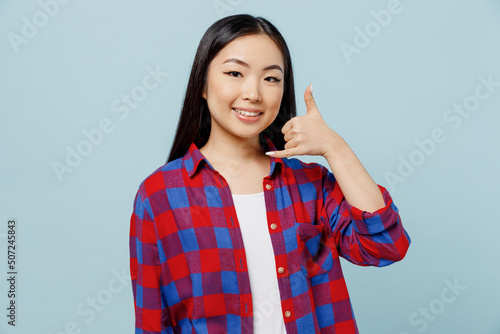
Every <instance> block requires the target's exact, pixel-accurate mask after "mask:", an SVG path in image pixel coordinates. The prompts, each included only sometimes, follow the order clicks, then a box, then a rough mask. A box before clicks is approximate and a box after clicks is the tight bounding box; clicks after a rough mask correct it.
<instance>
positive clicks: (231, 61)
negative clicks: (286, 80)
mask: <svg viewBox="0 0 500 334" xmlns="http://www.w3.org/2000/svg"><path fill="white" fill-rule="evenodd" d="M225 63H236V64H239V65H241V66H245V67H248V68H250V65H248V64H247V63H245V62H244V61H243V60H240V59H238V58H229V59H226V60H224V62H223V64H225ZM267 70H279V71H281V73H283V69H282V68H281V66H279V65H269V66H266V67H264V71H267Z"/></svg>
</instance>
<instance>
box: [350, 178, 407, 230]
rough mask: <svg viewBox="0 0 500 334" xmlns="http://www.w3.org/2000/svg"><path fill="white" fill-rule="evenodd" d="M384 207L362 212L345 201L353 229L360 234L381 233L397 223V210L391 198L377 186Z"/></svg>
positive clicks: (383, 189)
mask: <svg viewBox="0 0 500 334" xmlns="http://www.w3.org/2000/svg"><path fill="white" fill-rule="evenodd" d="M378 187H379V189H380V192H381V193H382V197H383V199H384V203H385V206H384V207H383V208H380V209H378V210H377V211H375V212H368V211H362V210H360V209H358V208H356V207H354V206H352V205H350V204H349V203H348V202H347V201H346V205H347V210H348V211H349V213H350V214H351V217H352V219H353V220H354V223H355V224H354V228H355V230H356V231H357V232H358V233H360V234H365V235H373V234H377V233H381V232H383V231H384V230H386V229H387V228H388V227H389V226H391V225H393V224H395V223H397V222H398V221H399V214H398V209H397V207H396V206H395V205H394V203H393V202H392V197H391V195H390V194H389V192H388V191H387V189H385V188H384V187H382V186H380V185H379V186H378Z"/></svg>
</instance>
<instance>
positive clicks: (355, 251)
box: [130, 138, 410, 334]
mask: <svg viewBox="0 0 500 334" xmlns="http://www.w3.org/2000/svg"><path fill="white" fill-rule="evenodd" d="M266 141H267V145H268V148H269V150H275V147H274V146H273V144H272V143H271V142H270V141H269V139H268V138H266ZM379 188H380V190H381V192H382V194H383V198H384V201H385V203H386V206H385V207H384V208H381V209H380V210H378V211H376V212H374V213H369V212H363V211H360V210H359V209H357V208H355V207H353V206H351V205H350V204H349V203H348V202H347V201H346V200H345V199H344V196H343V194H342V191H341V189H340V188H339V186H338V184H337V183H336V182H335V178H334V176H333V174H332V173H331V172H330V171H329V170H328V169H326V168H325V167H324V166H322V165H320V164H316V163H304V162H302V161H300V160H298V159H295V158H288V159H282V158H273V157H271V168H270V173H269V175H268V176H267V177H265V178H264V179H263V191H264V196H265V204H266V211H267V223H268V229H269V234H270V236H271V242H272V246H273V250H274V256H275V262H276V276H277V279H278V285H279V292H280V297H281V307H282V310H283V319H284V321H285V325H286V330H287V333H288V334H292V333H301V334H304V333H305V334H309V333H357V332H358V330H357V326H356V321H355V318H354V314H353V311H352V306H351V302H350V299H349V295H348V292H347V287H346V284H345V281H344V277H343V274H342V270H341V267H340V260H339V256H342V257H344V258H345V259H347V260H348V261H350V262H352V263H355V264H358V265H362V266H367V265H370V266H378V267H382V266H386V265H389V264H391V263H393V262H394V261H398V260H401V259H402V258H403V257H404V256H405V254H406V251H407V249H408V246H409V243H410V239H409V237H408V235H407V233H406V231H405V230H404V228H403V226H402V225H401V220H400V217H399V214H398V210H397V208H396V206H395V205H394V204H393V202H392V200H391V197H390V195H389V193H388V192H387V190H385V189H384V188H383V187H380V186H379ZM130 260H131V262H130V266H131V278H132V288H133V294H134V304H135V316H136V331H135V333H136V334H138V333H144V334H146V333H162V334H163V333H214V334H215V333H252V332H253V309H254V308H253V306H252V295H251V291H250V282H249V276H248V270H247V264H246V258H245V250H244V247H243V239H242V236H241V230H240V228H239V225H238V218H237V217H236V211H235V208H234V203H233V200H232V196H231V191H230V188H229V186H228V184H227V182H226V181H225V179H224V178H223V177H222V176H221V175H220V174H219V173H218V172H217V171H215V170H214V169H213V168H212V166H211V165H210V164H209V162H208V161H207V160H206V159H205V157H204V156H203V155H202V154H201V152H200V151H199V150H198V148H197V147H196V145H195V144H194V143H193V144H191V146H190V147H189V150H188V151H187V152H186V154H185V155H184V157H182V158H179V159H176V160H174V161H171V162H169V163H167V164H166V165H164V166H162V167H160V168H159V169H157V170H156V171H155V172H153V173H152V174H151V175H150V176H149V177H147V178H146V180H144V182H143V183H142V184H141V185H140V187H139V190H138V193H137V195H136V198H135V202H134V212H133V214H132V217H131V227H130Z"/></svg>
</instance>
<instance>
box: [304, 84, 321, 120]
mask: <svg viewBox="0 0 500 334" xmlns="http://www.w3.org/2000/svg"><path fill="white" fill-rule="evenodd" d="M312 89H313V85H312V83H311V84H310V85H309V87H307V88H306V91H305V93H304V100H305V102H306V114H312V113H314V112H318V107H316V102H315V101H314V97H313V94H312Z"/></svg>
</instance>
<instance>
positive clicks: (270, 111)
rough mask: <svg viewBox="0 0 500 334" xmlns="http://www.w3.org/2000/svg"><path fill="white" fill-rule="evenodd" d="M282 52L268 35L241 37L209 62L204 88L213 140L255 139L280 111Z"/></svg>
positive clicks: (282, 68)
mask: <svg viewBox="0 0 500 334" xmlns="http://www.w3.org/2000/svg"><path fill="white" fill-rule="evenodd" d="M283 71H284V60H283V55H282V53H281V51H280V49H279V48H278V46H277V45H276V44H275V43H274V42H273V41H272V40H271V39H270V38H269V37H267V36H266V35H264V34H260V35H247V36H243V37H239V38H237V39H235V40H233V41H232V42H231V43H229V44H228V45H226V47H224V48H223V49H222V50H221V51H220V52H219V53H218V54H217V56H215V58H214V59H213V60H212V62H211V63H210V66H209V68H208V74H207V82H206V84H205V87H204V91H203V98H205V99H206V101H207V104H208V108H209V110H210V115H211V118H212V128H211V132H210V138H211V140H214V139H215V140H217V139H219V138H222V137H226V138H228V139H236V140H241V139H252V138H254V139H255V137H257V139H258V135H259V133H260V132H262V131H263V130H265V129H266V128H267V127H268V126H269V125H270V124H271V123H272V122H273V121H274V119H275V118H276V116H277V115H278V112H279V109H280V104H281V98H282V96H283V77H284V75H283Z"/></svg>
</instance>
